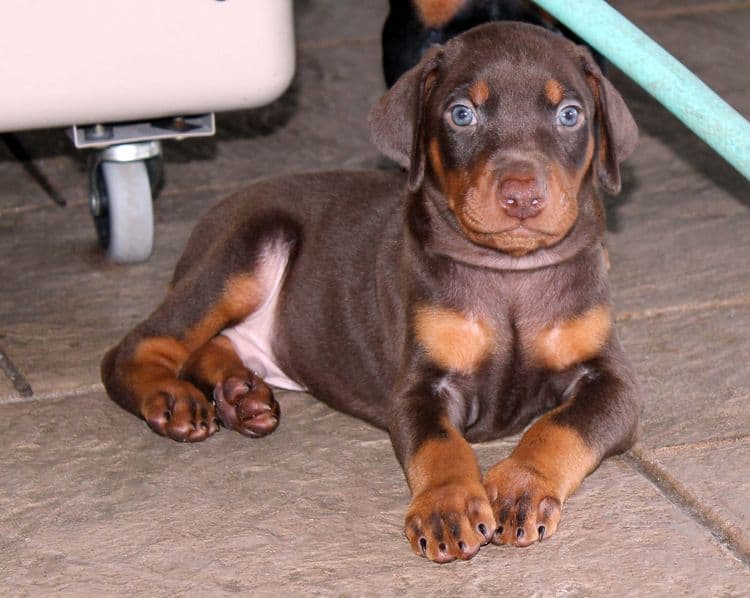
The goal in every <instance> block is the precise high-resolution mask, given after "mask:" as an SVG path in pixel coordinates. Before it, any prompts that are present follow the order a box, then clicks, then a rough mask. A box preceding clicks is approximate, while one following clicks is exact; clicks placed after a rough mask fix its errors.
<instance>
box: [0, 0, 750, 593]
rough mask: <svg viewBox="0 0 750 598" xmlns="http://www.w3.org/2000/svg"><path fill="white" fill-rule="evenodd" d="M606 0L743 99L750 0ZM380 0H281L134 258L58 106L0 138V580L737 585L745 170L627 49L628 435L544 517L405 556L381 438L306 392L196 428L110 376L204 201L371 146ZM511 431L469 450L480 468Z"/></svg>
mask: <svg viewBox="0 0 750 598" xmlns="http://www.w3.org/2000/svg"><path fill="white" fill-rule="evenodd" d="M614 4H615V5H616V6H618V7H619V8H620V9H621V10H623V12H625V14H626V15H628V16H629V17H630V18H632V19H633V20H635V21H636V23H638V24H639V25H640V26H641V27H643V28H644V29H645V30H646V31H647V32H648V33H649V34H650V35H652V36H653V37H655V38H656V39H657V40H658V41H660V42H661V43H662V44H664V45H665V46H666V47H667V48H668V49H669V50H670V51H672V52H673V53H674V54H676V55H677V56H678V57H679V58H680V59H682V60H683V61H684V62H685V63H686V64H687V65H688V66H689V67H690V68H691V69H693V70H694V71H695V72H696V73H697V74H698V75H699V76H701V77H702V78H704V80H705V81H706V82H707V83H709V85H711V86H712V87H713V88H714V89H716V90H717V91H718V92H719V93H720V94H721V95H722V96H724V97H725V98H726V99H727V100H728V101H729V102H730V103H732V104H733V105H734V106H735V107H736V108H737V109H738V110H739V111H740V112H742V113H743V114H744V115H745V116H750V70H749V69H747V56H748V55H750V38H748V36H747V31H748V28H749V27H750V2H745V1H738V0H736V1H731V0H724V1H714V2H707V1H706V0H702V1H701V0H690V1H687V2H685V1H678V0H659V1H658V2H657V1H652V2H646V1H643V0H639V1H630V2H625V1H624V0H618V1H617V2H614ZM385 11H386V2H385V1H384V0H378V1H376V2H367V3H364V2H363V3H344V2H337V1H336V0H298V1H297V3H296V19H297V35H298V48H299V52H298V72H297V75H296V77H295V80H294V83H293V84H292V86H291V88H290V89H289V91H287V93H286V94H285V95H284V96H283V97H282V98H281V99H280V100H279V101H277V102H275V103H274V104H273V105H271V106H268V107H266V108H262V109H258V110H251V111H245V112H240V113H234V114H222V115H219V117H218V128H219V133H218V135H217V136H216V137H215V138H212V139H208V140H200V141H190V142H185V143H182V144H180V143H176V142H174V143H171V142H170V143H168V144H166V148H165V154H166V165H167V177H168V178H167V183H166V186H165V188H164V190H163V192H162V194H161V196H160V197H159V198H158V200H157V202H156V205H155V218H156V232H157V237H156V247H155V252H154V255H153V257H152V259H151V260H150V261H149V262H147V263H145V264H139V265H135V266H116V265H113V264H111V263H108V262H107V261H106V259H105V258H104V257H103V256H102V254H101V252H100V251H99V249H98V248H97V246H96V242H95V237H94V231H93V227H92V225H91V223H90V219H89V216H88V212H87V204H86V184H87V180H86V170H85V156H84V155H82V154H78V153H76V152H75V151H73V150H72V149H71V147H70V145H69V143H68V141H67V139H66V138H65V135H64V133H63V132H62V131H60V130H54V131H32V132H23V133H18V134H16V135H15V136H14V138H12V139H9V138H7V137H6V138H4V141H6V143H5V144H1V143H0V350H2V351H3V353H4V354H5V355H7V356H8V357H9V358H10V359H11V360H12V361H13V363H14V364H15V366H16V367H17V368H18V370H19V371H20V373H21V374H22V375H23V377H24V378H25V380H26V381H28V383H29V384H30V386H31V388H32V390H33V394H32V395H31V396H27V395H28V393H26V392H23V389H22V388H21V385H20V384H18V385H17V387H14V384H13V383H12V381H11V380H10V379H9V378H8V377H7V376H3V375H2V374H0V415H2V420H3V421H4V422H5V432H4V433H3V434H2V437H0V480H1V481H2V484H0V591H2V593H3V595H13V596H16V595H18V596H37V595H50V594H55V595H71V596H84V595H106V596H114V595H148V596H151V595H160V596H161V595H171V596H180V595H196V594H200V595H225V594H235V593H246V594H253V595H255V594H257V595H267V594H268V595H270V594H279V593H282V592H283V593H286V594H291V595H297V594H346V595H393V594H399V595H402V594H405V595H437V594H443V595H483V594H490V593H493V594H494V593H497V592H500V591H503V592H505V593H506V594H510V595H544V596H546V595H549V596H569V595H573V596H594V595H615V596H620V595H656V596H666V595H672V594H679V595H689V596H741V595H747V592H748V587H750V509H749V508H748V504H750V500H749V498H750V266H749V262H750V184H748V182H747V181H745V180H744V179H743V178H742V177H741V176H740V175H738V174H737V173H736V172H734V171H733V170H732V169H731V167H729V166H727V165H726V164H724V163H723V162H722V160H721V159H720V158H718V157H717V156H716V155H714V154H713V153H712V152H711V150H710V149H708V147H707V146H705V144H703V143H702V142H700V141H699V140H697V139H696V138H695V137H694V136H693V135H692V134H691V133H689V132H688V131H686V130H685V129H684V128H683V127H682V126H681V125H680V124H679V123H678V122H677V121H676V120H675V119H674V118H672V117H671V116H670V115H669V114H668V113H666V112H665V110H664V109H662V108H660V107H659V106H658V105H656V104H655V103H654V102H653V101H652V100H650V99H649V98H648V97H647V96H646V95H645V94H644V93H643V92H641V91H640V90H639V89H638V88H637V87H635V86H634V85H633V84H632V83H630V82H629V81H628V80H627V79H626V78H625V77H624V76H622V75H619V74H617V73H615V74H613V75H612V78H613V80H614V81H615V83H616V85H617V86H618V87H620V89H621V90H623V92H624V94H625V96H626V98H627V100H628V102H629V104H630V105H631V108H632V109H633V112H634V114H635V116H636V120H637V121H638V123H639V125H640V127H641V142H640V145H639V148H638V150H637V151H636V153H635V155H634V156H633V157H632V159H631V160H630V161H629V162H628V165H627V167H626V169H625V173H624V179H625V189H624V192H623V194H622V195H621V196H620V197H618V198H613V199H611V201H609V202H608V210H609V217H610V223H609V229H610V230H609V239H608V243H609V247H610V257H611V261H612V273H611V275H612V281H613V286H614V291H615V300H616V304H617V307H618V311H619V317H618V326H619V329H620V331H621V334H622V337H623V339H624V343H625V345H626V348H627V350H628V351H629V353H630V355H631V357H632V359H633V360H634V362H635V364H636V367H637V370H638V373H639V375H640V379H641V383H642V386H643V389H644V392H645V395H646V408H645V412H644V416H643V425H642V438H641V441H640V442H639V444H638V445H637V446H636V447H635V448H634V449H633V450H632V451H630V452H629V453H627V454H626V455H624V456H622V457H617V458H614V459H611V460H609V461H607V462H606V463H604V464H603V465H602V467H600V468H599V470H597V471H596V472H595V473H594V474H593V475H591V476H590V477H589V478H588V479H587V480H586V481H585V482H584V484H583V486H582V487H581V489H580V490H579V491H578V493H577V494H576V495H574V496H573V497H572V498H571V499H570V500H569V502H568V504H567V506H566V515H565V518H564V520H563V524H562V527H561V529H560V531H559V532H558V534H557V535H556V536H555V538H553V539H551V540H550V541H549V542H545V543H544V544H541V545H535V546H533V547H530V548H528V549H525V550H520V549H502V548H497V547H490V548H487V549H484V550H482V551H481V553H480V554H479V555H478V557H476V558H475V559H474V560H472V561H470V562H468V563H453V564H450V565H446V566H441V567H438V566H435V565H431V564H429V563H427V562H426V561H423V560H421V559H417V558H415V557H413V556H412V554H411V552H410V550H409V548H408V546H407V544H406V542H405V540H404V539H403V538H402V535H401V522H402V518H403V513H404V508H405V505H406V502H407V499H408V493H407V490H406V487H405V484H404V482H403V479H402V474H401V472H400V470H399V468H398V466H397V463H396V461H395V459H394V458H393V455H392V451H391V449H390V446H389V442H388V439H387V437H386V436H385V435H384V434H383V433H382V432H379V431H377V430H375V429H373V428H370V427H369V426H367V425H366V424H364V423H362V422H359V421H357V420H354V419H351V418H349V417H347V416H344V415H341V414H338V413H335V412H333V411H331V410H330V409H328V408H327V407H325V406H323V405H322V404H320V403H318V402H316V401H315V400H313V399H312V398H310V397H308V396H306V395H302V394H294V393H285V394H284V395H283V396H282V397H281V403H282V409H283V412H284V417H283V423H282V426H281V427H280V429H279V430H277V431H276V432H275V433H274V434H273V435H271V436H270V437H268V438H266V439H263V440H260V441H249V440H247V439H244V438H241V437H239V435H236V434H231V433H227V432H222V433H220V434H218V435H217V436H215V437H214V438H212V439H211V440H209V441H208V442H205V443H202V444H199V445H195V446H183V445H178V444H176V443H173V442H171V441H167V440H164V439H162V438H159V437H157V436H156V435H154V434H152V433H151V432H149V431H148V430H147V429H146V427H145V426H144V425H143V424H142V422H140V421H138V420H136V419H135V418H133V417H131V416H129V415H127V414H126V413H124V412H123V411H121V410H120V409H118V408H117V407H116V406H114V405H113V404H111V403H110V402H109V401H108V400H106V398H105V396H104V393H103V391H102V387H101V384H100V383H99V377H98V363H99V359H100V357H101V355H102V353H103V352H104V350H105V349H106V348H107V347H108V346H110V345H111V344H113V343H114V342H116V341H117V340H118V339H119V338H120V337H121V335H122V334H123V333H124V332H125V331H126V330H127V329H128V328H130V327H131V326H132V325H133V324H134V323H136V322H137V321H138V320H139V319H140V318H142V317H143V316H144V315H145V314H146V313H147V312H148V311H149V310H150V309H152V308H153V307H154V306H155V305H156V303H157V302H158V301H159V299H160V298H161V296H162V293H163V291H164V287H165V284H166V282H167V280H168V278H169V275H170V269H171V267H172V266H173V264H174V262H175V260H176V258H177V256H178V254H179V251H180V248H181V246H182V244H183V243H184V241H185V239H186V237H187V234H188V233H189V231H190V228H191V226H192V224H193V223H194V222H195V220H196V218H197V216H198V215H199V214H200V213H202V212H203V211H204V210H206V209H207V208H208V207H209V206H210V205H211V203H212V202H214V201H215V200H216V199H218V198H219V197H221V196H223V195H225V194H227V193H228V192H230V191H233V190H235V189H237V188H238V187H240V186H242V185H244V184H246V183H247V182H249V181H251V180H253V179H255V178H258V177H261V176H267V175H269V174H278V173H283V172H292V171H302V170H313V169H331V168H342V167H343V168H361V167H378V166H381V165H382V164H383V162H382V161H381V159H380V158H379V157H378V155H377V153H376V151H375V150H374V148H373V147H372V146H371V145H370V143H369V141H368V137H367V132H366V129H365V116H366V114H367V110H368V108H369V106H370V105H371V103H372V102H373V101H374V100H375V99H376V98H377V97H378V95H379V94H380V93H381V92H382V89H383V85H382V79H381V74H380V70H379V51H380V50H379V29H380V26H381V23H382V21H383V18H384V16H385ZM13 143H15V144H17V145H18V144H20V146H21V147H22V150H23V152H25V153H26V155H27V156H28V159H26V160H19V159H17V157H16V155H14V152H13V151H11V150H10V149H9V148H10V146H12V145H13ZM16 150H17V148H16ZM17 153H18V152H17V151H16V154H17ZM54 198H57V199H58V200H63V201H65V202H66V206H65V207H60V206H58V205H56V204H55V203H54V201H53V199H54ZM334 431H335V432H334ZM512 446H513V439H507V440H503V441H498V442H493V443H489V444H484V445H479V446H477V452H478V454H479V456H480V460H481V462H482V465H483V466H484V467H487V466H489V465H490V464H492V463H494V462H495V461H497V460H498V459H499V458H501V457H502V456H504V455H505V454H507V453H508V452H509V450H510V449H511V447H512Z"/></svg>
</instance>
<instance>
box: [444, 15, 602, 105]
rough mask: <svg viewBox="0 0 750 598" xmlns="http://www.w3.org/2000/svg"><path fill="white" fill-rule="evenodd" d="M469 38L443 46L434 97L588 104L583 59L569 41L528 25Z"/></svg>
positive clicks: (482, 101) (491, 29)
mask: <svg viewBox="0 0 750 598" xmlns="http://www.w3.org/2000/svg"><path fill="white" fill-rule="evenodd" d="M537 29H538V31H537ZM472 33H473V35H469V36H464V37H463V38H462V39H459V40H456V43H449V44H447V45H446V47H445V50H444V64H443V68H442V69H441V70H440V73H439V74H438V81H436V84H437V88H436V91H437V96H438V97H440V98H442V99H444V100H445V101H448V102H449V101H452V100H456V99H459V97H463V98H468V99H470V100H471V101H472V102H473V103H474V104H475V105H487V104H494V103H497V102H498V101H500V100H503V101H504V102H508V101H512V100H513V99H515V100H518V101H521V102H528V101H530V100H532V99H540V100H541V101H542V102H547V103H550V104H552V105H556V104H558V103H559V102H561V101H562V100H563V99H576V100H578V101H580V102H583V103H585V104H588V103H589V98H590V92H589V89H588V86H587V84H586V79H585V75H584V72H583V68H582V67H583V54H582V53H581V51H580V49H579V48H578V47H577V46H576V45H575V44H573V43H572V42H570V41H569V40H567V39H565V38H563V37H561V36H558V35H555V34H553V33H550V32H547V31H545V30H543V29H541V28H536V27H532V26H505V27H504V26H499V25H498V26H495V27H487V28H479V29H478V30H477V31H476V32H472Z"/></svg>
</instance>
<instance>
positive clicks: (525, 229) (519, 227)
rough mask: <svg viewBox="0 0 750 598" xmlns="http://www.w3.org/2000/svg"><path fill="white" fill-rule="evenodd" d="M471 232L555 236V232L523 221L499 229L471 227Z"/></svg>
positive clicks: (495, 234) (526, 236)
mask: <svg viewBox="0 0 750 598" xmlns="http://www.w3.org/2000/svg"><path fill="white" fill-rule="evenodd" d="M472 232H473V233H474V234H476V235H480V236H485V237H499V236H502V235H505V236H510V237H522V238H528V237H538V236H540V235H541V236H542V237H555V236H557V235H556V233H552V232H549V231H546V230H542V229H540V228H535V227H533V226H529V225H528V224H524V223H519V224H516V225H514V226H509V227H506V228H501V229H499V230H480V229H477V228H474V227H472Z"/></svg>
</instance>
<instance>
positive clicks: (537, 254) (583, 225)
mask: <svg viewBox="0 0 750 598" xmlns="http://www.w3.org/2000/svg"><path fill="white" fill-rule="evenodd" d="M432 193H433V192H431V191H430V189H429V187H428V186H424V187H423V188H422V189H420V190H419V191H417V192H415V193H411V194H410V195H409V199H408V201H409V207H408V210H407V219H408V226H409V230H410V231H411V233H412V234H413V235H414V237H415V238H416V240H417V242H418V243H419V244H420V245H421V247H422V248H423V250H424V251H425V252H427V253H432V254H435V255H441V256H444V257H447V258H450V259H452V260H455V261H458V262H462V263H465V264H468V265H471V266H479V267H483V268H492V269H495V270H533V269H537V268H545V267H547V266H553V265H555V264H559V263H560V262H564V261H567V260H570V259H571V258H573V257H574V256H576V255H578V254H579V253H581V252H582V251H585V250H586V249H588V248H589V247H592V246H594V245H596V244H597V243H599V242H601V240H602V237H603V226H602V223H601V215H600V214H598V209H597V206H599V205H600V203H601V202H600V200H599V198H598V197H597V196H596V192H595V191H594V190H593V189H591V188H586V187H584V188H582V189H581V193H582V194H587V195H589V196H588V197H585V198H581V199H582V200H583V201H581V209H580V211H579V214H578V218H577V219H576V222H575V224H574V225H573V227H572V228H571V229H570V231H569V232H568V234H567V235H565V237H564V238H563V239H562V240H561V241H560V242H558V243H556V244H555V245H553V246H551V247H544V248H541V249H537V250H535V251H532V252H531V253H529V254H527V255H523V256H519V257H514V256H512V255H509V254H507V253H504V252H502V251H499V250H497V249H492V248H490V247H483V246H481V245H477V244H476V243H474V242H472V241H470V240H469V239H467V238H466V237H465V236H464V235H463V233H462V232H461V229H460V226H459V224H458V222H457V220H456V218H455V216H454V215H453V213H452V212H451V211H450V210H449V209H447V208H446V207H438V206H440V203H439V202H437V201H435V199H434V198H433V194H432Z"/></svg>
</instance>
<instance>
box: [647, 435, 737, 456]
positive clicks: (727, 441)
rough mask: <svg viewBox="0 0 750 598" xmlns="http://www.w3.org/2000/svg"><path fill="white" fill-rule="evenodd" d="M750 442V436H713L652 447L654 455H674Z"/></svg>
mask: <svg viewBox="0 0 750 598" xmlns="http://www.w3.org/2000/svg"><path fill="white" fill-rule="evenodd" d="M747 444H750V436H748V435H745V436H736V437H733V438H712V439H710V440H701V441H700V442H685V443H682V444H668V445H665V446H658V447H656V448H652V449H651V452H652V453H653V454H654V455H665V454H666V455H674V454H680V453H682V452H684V451H693V450H701V449H718V448H727V447H733V446H744V445H747Z"/></svg>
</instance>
